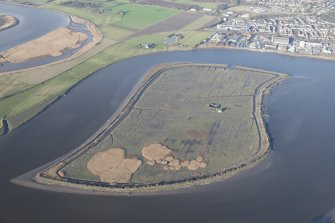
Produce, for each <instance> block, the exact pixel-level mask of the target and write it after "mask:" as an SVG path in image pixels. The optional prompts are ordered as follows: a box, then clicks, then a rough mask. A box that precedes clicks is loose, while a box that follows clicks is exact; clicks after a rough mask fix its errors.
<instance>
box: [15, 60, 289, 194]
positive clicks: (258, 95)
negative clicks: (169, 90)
mask: <svg viewBox="0 0 335 223" xmlns="http://www.w3.org/2000/svg"><path fill="white" fill-rule="evenodd" d="M185 65H189V63H188V64H183V63H177V64H176V63H174V64H172V65H171V64H170V65H169V64H163V65H158V66H155V67H154V68H152V69H150V70H149V71H148V72H147V73H146V74H145V75H144V76H143V78H142V79H141V80H140V81H139V83H138V84H137V85H136V87H135V88H134V89H133V91H132V92H131V93H130V96H128V97H127V98H126V100H125V101H126V102H123V103H122V104H121V106H120V108H119V109H118V111H117V112H116V113H115V114H114V115H113V116H112V117H111V119H109V120H112V121H107V122H106V124H105V125H104V126H102V127H101V129H100V130H99V131H97V132H96V134H94V135H93V136H92V137H90V138H89V139H88V140H87V141H86V142H85V143H83V144H82V145H81V146H79V147H78V148H76V149H75V150H73V151H71V152H70V153H68V154H66V155H64V156H62V157H60V158H59V159H57V160H55V161H53V162H52V163H49V164H46V165H45V166H43V168H39V169H36V170H34V171H32V172H30V173H27V174H25V175H22V176H21V177H18V178H15V179H14V180H13V182H14V183H16V184H20V185H23V186H28V187H33V188H39V189H46V190H52V191H59V192H64V191H68V192H70V191H71V193H72V192H73V190H78V191H76V192H78V193H85V194H86V193H94V194H95V193H97V191H99V192H102V193H103V194H106V193H108V194H112V195H115V194H120V195H122V194H123V195H124V194H129V193H143V192H144V193H153V192H161V191H168V190H176V189H182V188H186V187H192V186H195V185H205V184H209V183H212V182H214V181H220V180H224V179H227V178H229V177H231V176H233V175H235V174H237V173H239V172H241V171H243V170H246V169H249V168H251V167H253V166H255V165H257V164H258V163H259V162H260V161H261V160H262V159H263V158H264V157H265V156H266V154H267V152H268V151H269V148H270V146H271V145H270V141H269V136H268V133H267V130H266V126H265V123H264V120H263V118H262V99H263V97H264V95H265V94H267V93H268V92H269V91H270V89H271V88H272V87H274V86H275V85H277V84H278V83H280V82H281V81H283V80H285V79H286V78H287V77H288V76H287V75H286V74H281V73H276V72H271V71H265V70H259V69H253V68H246V67H240V66H238V67H236V69H245V70H253V71H259V72H266V73H267V74H272V75H273V77H272V78H270V79H268V80H266V81H264V82H263V83H261V84H260V85H259V86H258V87H257V88H256V90H255V93H254V96H253V115H254V117H255V119H256V123H257V129H258V132H259V137H260V141H259V143H260V145H259V150H258V152H257V153H256V154H254V155H252V156H251V157H249V158H248V159H246V160H244V161H243V162H240V163H239V164H236V165H234V166H232V167H230V168H228V169H226V170H224V171H222V172H220V173H215V174H212V175H210V176H204V177H200V178H197V179H192V180H185V181H181V182H171V183H164V184H161V185H157V184H156V185H148V186H146V185H145V186H140V187H127V186H123V187H101V186H92V185H83V184H74V183H70V182H66V181H62V178H61V177H60V176H59V175H58V174H57V172H58V170H59V169H61V168H62V167H60V166H59V165H61V166H62V165H63V164H66V162H69V161H71V160H73V159H75V158H76V157H78V156H80V155H81V154H82V153H83V152H85V151H87V150H88V149H89V145H90V144H92V143H95V144H96V143H98V142H99V141H100V140H101V139H103V136H104V134H105V133H106V132H109V131H110V130H111V129H113V127H114V125H115V124H116V125H117V124H118V121H120V118H121V121H122V117H124V115H127V110H129V109H130V108H129V107H131V106H130V105H131V103H132V102H134V100H135V102H136V99H137V96H138V95H139V96H140V95H141V94H140V93H141V92H143V91H144V90H145V89H146V87H147V86H148V84H149V85H150V82H151V81H152V80H153V79H154V78H155V77H157V75H159V74H160V73H161V72H163V71H164V69H166V68H169V67H171V66H185ZM193 65H194V64H193ZM196 65H197V66H201V65H203V66H204V65H205V64H196ZM207 66H208V64H207ZM210 66H221V67H223V66H225V65H215V64H210ZM225 67H226V66H225ZM85 147H86V148H85ZM55 166H56V169H53V168H55ZM46 167H48V168H46ZM51 169H53V170H51ZM49 170H51V172H52V171H54V172H53V173H52V174H51V176H49V178H48V177H46V176H45V175H44V176H42V175H43V173H45V172H49ZM55 170H56V171H55ZM49 174H50V173H49ZM27 175H30V176H29V177H27ZM27 178H29V179H30V180H28V181H30V182H27ZM43 185H44V186H43ZM46 185H47V186H46Z"/></svg>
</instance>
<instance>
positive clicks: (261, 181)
mask: <svg viewBox="0 0 335 223" xmlns="http://www.w3.org/2000/svg"><path fill="white" fill-rule="evenodd" d="M2 4H3V3H0V7H2ZM14 28H15V27H14ZM14 28H13V30H14ZM17 32H18V33H21V31H19V30H17ZM1 40H2V39H1ZM180 61H181V62H183V61H184V62H198V63H218V64H219V63H223V64H230V65H232V66H237V65H241V66H247V67H252V68H259V69H265V70H270V71H277V72H283V73H288V74H290V75H292V76H291V78H290V79H288V80H286V81H285V82H284V83H283V84H281V85H279V86H277V87H275V88H274V89H273V90H272V93H271V94H270V95H268V96H266V97H265V99H264V106H265V107H264V112H265V116H266V120H267V125H268V128H269V132H270V135H271V139H272V143H273V147H272V151H271V152H270V154H269V155H268V156H267V158H266V159H265V160H264V161H262V162H261V164H260V165H258V166H256V167H255V168H252V169H250V170H247V171H245V172H243V173H242V174H240V175H237V176H235V177H233V178H230V179H228V180H226V181H224V182H217V183H213V184H210V185H207V186H201V187H195V188H191V189H187V190H182V191H178V192H176V193H167V194H161V195H153V196H130V197H126V196H124V197H113V196H94V195H79V194H66V193H56V192H49V191H42V190H34V189H30V188H26V187H21V186H18V185H15V184H12V183H11V182H10V180H11V179H13V178H15V177H17V176H19V175H21V174H24V173H26V172H28V171H30V170H32V169H35V168H37V167H39V166H42V165H44V164H45V163H48V162H50V161H52V160H54V159H57V158H58V157H60V156H62V155H64V154H65V153H67V152H69V151H71V150H73V149H74V148H76V147H77V146H78V145H80V144H81V143H82V142H84V141H85V140H86V139H88V138H89V137H90V136H91V135H92V134H94V133H95V132H96V131H97V130H98V129H99V128H100V127H101V126H102V125H103V124H104V123H105V121H106V120H107V119H108V118H109V117H110V116H111V115H112V114H113V113H114V112H115V111H116V110H117V108H118V106H119V105H120V103H121V102H122V101H123V99H124V98H126V97H127V95H128V94H129V93H130V92H131V90H132V89H133V87H134V86H135V85H136V83H137V82H138V81H139V80H140V79H141V77H142V76H143V75H144V74H145V72H146V71H147V70H148V69H149V68H150V67H152V66H154V65H157V64H159V63H166V62H180ZM334 70H335V62H332V61H325V60H316V59H310V58H300V57H299V58H298V57H289V56H283V55H275V54H270V53H256V52H248V51H240V50H195V51H185V52H168V53H158V54H154V55H147V56H140V57H134V58H130V59H127V60H124V61H121V62H118V63H115V64H113V65H111V66H109V67H106V68H104V69H101V70H99V71H98V72H95V73H94V74H93V75H91V76H90V77H88V78H87V79H86V80H84V81H83V82H81V83H80V84H78V85H77V86H76V87H75V88H73V89H72V90H71V91H70V92H69V93H68V94H67V96H63V97H62V98H61V99H60V100H58V101H57V102H56V103H54V104H53V105H51V106H50V107H48V108H47V109H46V110H45V111H44V112H43V113H41V114H40V115H38V116H37V117H35V118H34V119H32V120H31V121H30V122H28V123H27V124H25V125H24V126H22V127H20V128H18V129H16V130H14V131H12V132H10V133H8V134H7V135H5V136H1V137H0V185H1V190H0V197H1V199H0V210H1V211H0V222H1V223H7V222H48V223H49V222H51V223H52V222H55V223H56V222H57V223H59V222H82V223H84V222H90V223H91V222H95V221H96V219H99V222H135V221H136V222H157V221H159V222H190V223H196V222H199V223H203V222H206V223H207V222H208V223H212V222H213V223H214V222H225V223H226V222H227V223H245V222H247V223H250V222H251V223H253V222H255V223H259V222H261V223H262V222H266V223H267V222H271V223H276V222H278V223H283V222H285V223H286V222H288V223H290V222H294V223H296V222H299V223H300V222H331V221H330V219H331V216H332V215H334V207H335V190H334V188H335V162H334V157H335V146H334V143H333V138H334V130H333V129H334V124H335V116H334V114H335V104H334V97H333V96H334V95H335V88H334V85H335V74H334Z"/></svg>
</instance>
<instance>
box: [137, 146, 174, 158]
mask: <svg viewBox="0 0 335 223" xmlns="http://www.w3.org/2000/svg"><path fill="white" fill-rule="evenodd" d="M170 153H171V149H169V148H167V147H166V146H163V145H161V144H158V143H156V144H151V145H148V146H145V147H143V149H142V156H143V157H144V158H146V159H148V160H150V161H156V162H157V161H158V162H159V160H162V159H164V158H165V157H166V156H167V155H169V154H170Z"/></svg>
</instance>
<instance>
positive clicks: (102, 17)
mask: <svg viewBox="0 0 335 223" xmlns="http://www.w3.org/2000/svg"><path fill="white" fill-rule="evenodd" d="M36 2H39V3H41V1H36ZM62 2H63V1H51V2H49V3H45V4H42V5H41V6H40V7H42V8H47V9H54V10H59V11H63V12H66V13H69V14H72V15H76V16H78V17H82V18H85V19H87V20H89V21H91V22H93V23H95V24H96V25H97V26H98V27H99V29H100V30H101V32H102V34H103V36H104V39H103V41H102V42H101V43H100V44H99V45H97V46H96V47H94V48H93V49H91V50H90V51H88V52H87V53H85V54H83V55H81V56H79V57H77V58H76V59H73V60H70V61H66V62H64V63H60V64H54V65H50V66H44V67H41V68H36V69H30V70H26V71H20V72H11V73H10V74H2V75H0V117H3V118H2V119H6V120H7V121H8V124H9V127H10V129H13V128H16V127H18V126H20V125H22V124H23V123H25V122H26V121H27V120H29V119H30V118H31V117H33V116H34V115H36V114H37V113H38V112H40V111H41V110H42V109H43V108H44V107H46V106H47V105H48V104H50V103H51V102H52V101H54V100H55V99H56V98H57V97H58V96H60V95H62V94H63V93H64V92H65V91H67V90H68V89H69V88H71V87H72V86H73V85H74V84H76V83H77V82H78V81H80V80H82V79H83V78H85V77H87V76H88V75H89V74H91V73H92V72H94V71H96V70H98V69H99V68H102V67H104V66H106V65H108V64H111V63H113V62H116V61H118V60H121V59H125V58H128V57H131V56H135V55H141V54H147V53H153V52H158V51H167V50H187V49H192V48H194V46H195V45H196V44H197V43H199V42H200V41H201V40H202V39H204V38H205V37H207V36H208V34H209V33H206V32H202V31H196V30H198V29H199V28H200V27H202V26H203V25H205V24H207V23H208V22H209V21H211V20H212V19H213V17H211V16H202V17H200V18H199V19H197V20H195V21H194V22H191V23H190V24H185V26H184V27H183V28H182V29H180V30H175V31H169V32H161V33H154V34H150V35H143V36H137V37H131V36H132V35H133V34H135V33H136V32H138V31H140V30H143V29H145V28H147V27H150V26H151V25H154V24H157V23H159V22H160V21H164V20H165V19H168V18H171V17H173V16H174V15H177V14H178V13H181V12H180V11H177V10H173V9H165V8H161V7H154V6H147V5H136V4H128V3H126V4H122V5H121V4H119V3H117V2H109V1H97V2H96V3H101V5H102V7H104V8H107V9H110V10H111V11H110V12H108V13H102V14H100V13H98V12H96V11H94V10H92V9H87V8H75V7H69V6H65V5H63V4H62ZM82 2H88V1H82ZM124 2H126V1H125V0H123V3H124ZM121 11H122V12H126V13H125V14H124V15H121V14H120V12H121ZM173 33H181V34H183V35H184V38H183V39H182V40H180V42H179V43H178V44H177V45H174V46H165V45H164V44H163V41H164V39H165V38H166V37H167V36H168V35H170V34H173ZM148 42H151V43H155V44H156V45H157V47H156V48H154V49H142V48H139V47H138V45H139V44H140V43H148ZM0 123H2V120H1V122H0ZM1 130H2V129H1V128H0V134H1V132H2V131H1Z"/></svg>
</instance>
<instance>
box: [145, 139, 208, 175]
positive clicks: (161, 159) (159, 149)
mask: <svg viewBox="0 0 335 223" xmlns="http://www.w3.org/2000/svg"><path fill="white" fill-rule="evenodd" d="M171 152H172V150H171V149H169V148H168V147H166V146H164V145H162V144H158V143H156V144H151V145H148V146H145V147H143V149H142V156H143V157H144V158H145V159H147V160H148V161H147V164H148V165H150V166H153V165H155V164H157V165H161V166H162V167H163V169H164V170H180V169H181V168H182V167H185V168H188V169H189V170H197V169H199V168H205V167H207V163H205V162H204V157H202V156H198V157H197V159H195V160H179V159H177V158H175V157H173V156H172V155H170V153H171Z"/></svg>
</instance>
